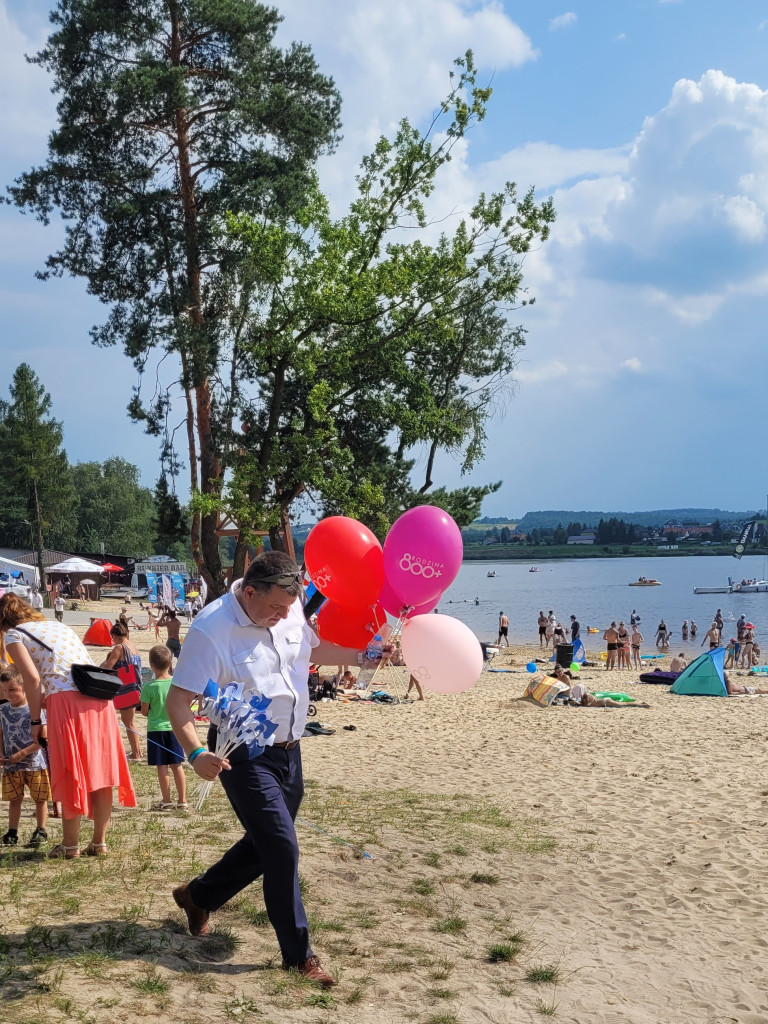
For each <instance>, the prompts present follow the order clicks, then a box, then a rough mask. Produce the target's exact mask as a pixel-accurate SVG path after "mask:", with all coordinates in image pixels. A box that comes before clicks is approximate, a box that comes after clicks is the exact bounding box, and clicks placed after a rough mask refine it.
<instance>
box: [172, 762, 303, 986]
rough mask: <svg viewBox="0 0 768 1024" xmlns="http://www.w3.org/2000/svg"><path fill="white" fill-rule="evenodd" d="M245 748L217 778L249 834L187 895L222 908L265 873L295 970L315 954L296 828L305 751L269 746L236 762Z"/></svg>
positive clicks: (268, 902)
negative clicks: (303, 898) (302, 886)
mask: <svg viewBox="0 0 768 1024" xmlns="http://www.w3.org/2000/svg"><path fill="white" fill-rule="evenodd" d="M243 749H244V748H242V747H240V748H238V750H236V751H235V752H234V754H233V755H232V757H230V759H229V761H230V764H231V765H232V769H231V771H223V772H222V773H221V775H220V776H219V778H220V779H221V782H222V785H223V786H224V790H225V792H226V794H227V796H228V797H229V802H230V803H231V804H232V807H233V808H234V811H235V814H236V815H237V816H238V818H239V819H240V823H241V825H242V826H243V828H244V829H245V835H244V836H243V838H242V839H240V840H239V841H238V842H236V843H235V845H234V846H232V847H230V849H229V850H227V852H226V853H225V854H224V856H223V857H222V858H221V860H220V861H218V862H217V863H216V864H214V865H213V866H212V867H210V868H209V869H208V870H207V871H206V872H205V873H204V874H202V875H199V876H198V877H197V878H195V879H194V880H193V881H192V882H191V883H190V886H189V892H190V896H191V897H192V900H193V902H194V903H195V905H196V906H198V907H201V908H202V909H203V910H218V909H219V907H222V906H223V905H224V904H225V903H226V902H227V901H228V900H231V899H232V897H233V896H236V895H237V893H239V892H240V891H241V890H242V889H245V887H246V886H248V885H250V884H251V882H255V881H256V879H257V878H258V877H259V875H262V874H263V875H264V883H263V884H264V903H265V906H266V908H267V914H268V915H269V920H270V921H271V923H272V927H273V928H274V929H275V932H276V933H277V941H278V943H279V944H280V951H281V952H282V954H283V962H284V963H285V964H287V965H289V966H292V967H295V966H298V965H299V964H303V963H304V961H305V960H307V958H308V957H310V956H312V950H311V948H310V945H309V925H308V924H307V915H306V913H305V911H304V905H303V903H302V902H301V895H300V893H299V844H298V842H297V840H296V829H295V828H294V824H293V822H294V819H295V817H296V815H297V814H298V811H299V805H300V804H301V798H302V796H303V795H304V780H303V776H302V771H301V749H300V747H298V746H296V747H294V748H293V749H292V750H288V749H287V748H286V747H265V749H264V753H263V754H262V755H261V756H260V757H257V758H255V759H254V760H253V761H248V760H246V759H238V756H237V755H238V753H239V752H240V751H241V750H243Z"/></svg>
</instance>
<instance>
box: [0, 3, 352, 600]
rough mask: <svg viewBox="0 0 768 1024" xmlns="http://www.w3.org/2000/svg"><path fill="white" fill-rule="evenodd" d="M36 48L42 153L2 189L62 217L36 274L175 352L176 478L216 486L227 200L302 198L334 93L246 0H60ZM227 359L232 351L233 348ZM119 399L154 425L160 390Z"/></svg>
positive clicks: (144, 353)
mask: <svg viewBox="0 0 768 1024" xmlns="http://www.w3.org/2000/svg"><path fill="white" fill-rule="evenodd" d="M52 21H53V23H54V26H55V31H54V32H53V34H52V35H51V37H50V38H49V40H48V44H47V46H46V47H45V48H44V49H43V50H42V51H41V52H40V53H39V54H38V55H37V56H36V57H35V58H34V61H35V62H36V63H38V64H39V65H41V66H42V67H43V68H45V69H47V70H48V71H49V72H50V73H51V75H52V77H53V84H54V89H55V91H56V92H57V93H59V95H60V101H59V105H58V126H57V128H56V129H55V130H54V131H53V133H52V134H51V136H50V139H49V156H48V160H47V162H46V163H45V164H44V165H43V166H42V167H38V168H35V169H33V170H32V171H29V172H28V173H26V174H24V175H22V177H20V178H19V179H18V180H17V182H16V184H15V186H14V187H13V188H12V189H11V195H12V198H13V200H14V201H15V202H16V203H17V204H18V205H19V206H20V207H22V208H24V209H27V210H30V211H32V212H33V213H35V214H36V215H37V216H38V217H39V218H40V219H42V220H43V221H47V220H48V219H49V217H50V216H51V215H52V214H53V213H54V212H55V211H59V212H60V213H61V214H62V215H63V217H64V219H65V223H66V236H65V241H64V244H63V245H62V247H61V249H60V250H59V251H58V252H56V253H55V254H53V255H52V256H50V257H49V259H48V261H47V270H46V271H45V274H44V275H43V276H47V275H51V274H53V275H58V274H63V273H70V274H74V275H76V276H81V277H84V278H85V279H86V280H87V281H88V286H89V290H90V291H91V292H92V293H94V294H96V295H98V296H99V298H100V299H102V301H104V302H105V303H107V304H109V305H111V307H112V312H111V314H110V316H109V318H108V320H107V322H106V323H105V324H104V325H102V326H100V327H97V328H94V330H93V338H94V340H95V341H96V343H97V344H101V345H114V344H122V345H123V346H124V348H125V351H126V353H127V354H128V355H129V356H130V357H131V358H132V359H133V360H134V362H135V364H136V366H137V368H138V369H139V370H143V369H144V368H145V366H146V364H147V361H148V360H149V359H150V357H151V355H152V352H153V350H158V355H159V357H162V356H167V355H168V354H170V353H172V354H173V356H174V357H175V360H176V361H177V363H178V373H177V374H176V376H177V377H178V380H179V382H180V385H181V389H182V391H183V395H184V402H185V431H186V441H187V446H186V447H187V456H188V462H189V472H190V486H191V489H192V491H193V492H199V493H200V494H201V495H202V496H203V497H204V498H205V497H209V498H215V497H216V496H217V495H218V494H219V493H220V491H221V487H222V466H221V460H220V453H221V442H220V437H219V436H218V435H219V432H220V428H219V423H218V422H217V415H218V414H219V411H218V410H217V407H216V403H217V397H216V395H215V390H216V386H217V382H218V381H219V380H220V379H221V375H222V374H224V375H225V376H226V373H227V368H226V367H223V366H222V362H223V361H224V359H225V356H224V355H223V354H222V353H223V351H224V350H226V349H235V350H236V349H237V346H238V343H239V332H240V331H241V330H242V323H241V321H242V312H243V310H246V309H247V308H248V307H249V304H250V298H251V292H252V290H253V289H254V288H255V286H256V282H255V281H254V280H252V279H249V278H247V277H246V276H243V275H240V276H238V275H236V274H233V269H236V263H237V253H236V250H235V247H233V245H232V243H231V241H230V236H229V235H228V234H227V232H226V231H225V230H224V216H225V214H226V212H227V211H229V210H236V211H238V212H241V213H248V214H251V215H252V216H254V217H257V218H261V217H264V218H268V219H278V220H279V219H280V218H282V217H283V216H285V215H286V214H290V213H292V212H295V211H296V210H297V209H299V208H301V206H302V205H303V203H304V196H305V191H306V188H307V185H308V183H309V182H310V181H311V179H312V168H313V165H314V162H315V160H316V158H317V156H318V155H319V154H320V153H321V152H322V151H323V150H324V149H326V148H328V147H330V146H332V145H333V143H334V140H335V137H336V132H337V128H338V115H339V100H338V96H337V93H336V90H335V87H334V85H333V82H332V81H331V80H330V79H329V78H326V77H324V76H323V75H321V74H320V73H319V72H318V69H317V66H316V64H315V61H314V58H313V56H312V54H311V52H310V50H309V49H308V48H307V47H306V46H302V45H299V44H293V45H291V46H289V47H288V48H287V49H285V50H281V49H279V48H278V47H276V46H275V45H274V36H275V32H276V30H277V27H278V24H279V22H280V18H279V16H278V14H277V12H276V11H275V10H274V9H272V8H269V7H265V6H262V5H261V4H259V3H255V2H254V0H144V2H142V3H127V2H126V0H59V3H58V4H57V7H56V9H55V11H54V12H53V15H52ZM231 365H232V367H234V365H235V361H234V360H232V363H231ZM131 411H132V414H133V415H134V416H135V417H136V418H139V419H144V420H145V421H146V425H147V427H148V429H149V430H150V431H151V432H155V433H157V434H158V435H162V434H163V432H164V430H165V426H166V415H167V413H168V396H167V393H166V392H165V391H162V390H161V391H160V392H159V393H158V394H156V395H155V396H154V399H152V400H150V402H149V404H148V405H145V404H144V403H143V402H142V400H141V397H140V395H139V394H138V393H137V395H136V397H135V400H134V402H133V403H132V407H131ZM214 504H215V503H210V504H209V506H208V507H207V509H206V510H205V511H204V512H203V513H202V514H201V513H197V514H196V515H195V516H194V517H193V521H192V548H193V552H194V556H195V560H196V562H197V563H198V566H199V568H200V570H201V572H202V573H203V574H204V576H205V578H206V580H207V582H208V585H209V590H210V592H211V593H212V594H214V595H215V594H217V593H218V592H220V590H221V587H222V585H223V577H222V573H221V564H220V560H219V553H218V544H217V538H216V535H215V526H216V509H215V507H214Z"/></svg>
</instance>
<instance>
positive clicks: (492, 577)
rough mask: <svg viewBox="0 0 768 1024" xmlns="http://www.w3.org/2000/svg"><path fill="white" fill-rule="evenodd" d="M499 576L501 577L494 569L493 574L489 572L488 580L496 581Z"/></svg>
mask: <svg viewBox="0 0 768 1024" xmlns="http://www.w3.org/2000/svg"><path fill="white" fill-rule="evenodd" d="M498 575H499V574H498V573H497V572H496V570H495V569H494V570H493V571H492V572H489V573H488V579H489V580H492V579H495V578H496V577H497V576H498Z"/></svg>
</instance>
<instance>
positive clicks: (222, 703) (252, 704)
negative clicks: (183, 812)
mask: <svg viewBox="0 0 768 1024" xmlns="http://www.w3.org/2000/svg"><path fill="white" fill-rule="evenodd" d="M271 703H272V701H271V700H270V699H269V697H265V696H263V695H262V694H260V693H257V694H254V695H253V696H252V697H250V698H249V699H248V700H246V699H244V698H243V696H242V686H241V685H237V684H231V685H230V686H227V687H225V688H224V689H223V690H220V689H219V687H218V686H217V685H216V683H214V681H213V680H212V679H209V680H208V685H207V686H206V688H205V690H204V691H203V695H202V700H201V701H200V714H201V715H205V716H206V717H207V718H208V720H209V721H210V723H211V725H212V726H214V727H215V729H216V746H215V748H214V751H213V753H214V754H215V755H216V756H217V757H221V758H225V757H229V755H230V754H231V753H233V752H234V751H235V750H237V748H238V747H241V746H245V747H246V749H247V751H248V759H249V760H253V759H254V758H256V757H260V756H261V754H263V753H264V747H265V746H266V745H267V743H268V741H269V739H270V737H271V736H272V734H273V733H274V732H275V731H276V730H277V724H276V723H275V722H273V721H272V719H271V718H270V716H269V715H268V714H267V708H268V707H269V705H270V704H271ZM212 788H213V783H212V782H202V783H201V784H200V785H199V786H198V787H197V789H196V790H195V792H194V794H193V797H194V799H195V809H196V810H198V811H199V810H201V808H202V806H203V804H204V803H205V800H206V797H207V796H208V794H209V793H210V791H211V789H212Z"/></svg>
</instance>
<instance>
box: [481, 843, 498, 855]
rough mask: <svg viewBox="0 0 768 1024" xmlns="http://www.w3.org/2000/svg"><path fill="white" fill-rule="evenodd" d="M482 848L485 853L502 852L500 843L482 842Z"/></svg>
mask: <svg viewBox="0 0 768 1024" xmlns="http://www.w3.org/2000/svg"><path fill="white" fill-rule="evenodd" d="M480 849H481V850H482V851H483V853H501V851H502V846H501V844H500V843H481V844H480Z"/></svg>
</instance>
